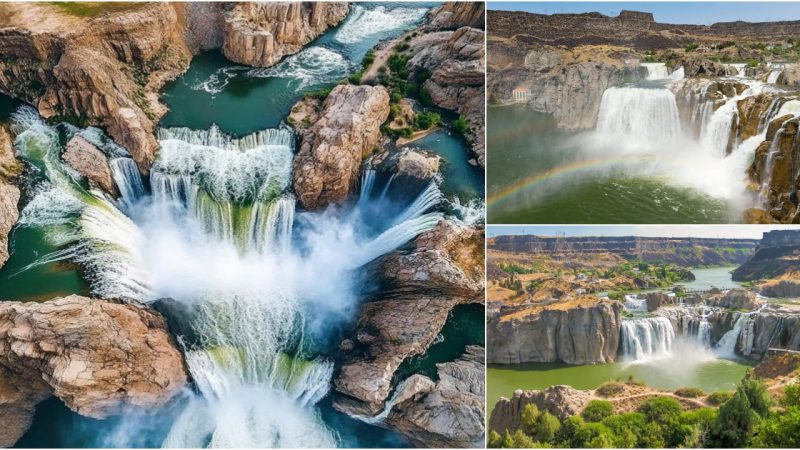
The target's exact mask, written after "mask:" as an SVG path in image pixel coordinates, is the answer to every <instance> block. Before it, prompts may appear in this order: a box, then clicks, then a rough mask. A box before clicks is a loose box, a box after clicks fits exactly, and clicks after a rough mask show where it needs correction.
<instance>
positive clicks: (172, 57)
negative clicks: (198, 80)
mask: <svg viewBox="0 0 800 450" xmlns="http://www.w3.org/2000/svg"><path fill="white" fill-rule="evenodd" d="M4 8H5V9H6V11H5V12H6V14H5V15H4V16H3V18H2V20H0V91H2V92H4V93H7V94H9V95H11V96H14V97H17V98H20V99H22V100H24V101H26V102H28V103H31V104H33V105H35V106H36V107H37V108H38V109H39V112H40V114H42V116H44V117H47V118H62V119H67V120H72V121H77V122H80V123H90V124H95V125H101V126H104V127H105V128H106V129H107V131H108V133H109V134H110V135H111V136H112V137H113V138H114V140H115V141H117V143H119V144H120V145H122V146H123V147H125V148H126V149H127V150H128V151H129V152H130V153H131V155H132V156H133V158H134V160H136V162H137V164H138V165H139V167H140V169H141V170H142V171H143V172H146V171H147V170H148V168H149V166H150V164H151V163H152V161H153V158H154V156H155V152H156V148H157V145H156V140H155V137H154V136H153V129H154V126H155V125H154V123H155V120H157V118H158V117H159V114H160V113H163V107H161V105H159V104H158V99H157V91H158V89H159V88H160V87H161V85H162V84H163V83H164V81H166V80H167V79H169V78H171V77H174V76H177V75H178V74H180V73H181V72H183V71H184V70H185V69H186V67H187V65H188V63H189V59H190V58H191V53H190V51H189V49H188V47H187V46H186V43H185V42H184V37H183V36H184V35H183V31H184V28H183V24H181V23H180V20H179V14H178V12H177V11H176V8H175V7H173V5H171V4H169V3H142V4H137V5H133V4H132V5H130V6H129V7H127V8H122V9H118V10H116V11H114V12H113V13H108V14H101V15H99V16H96V17H89V18H84V17H76V16H72V15H70V14H69V13H66V12H63V11H62V10H61V9H60V8H59V7H58V6H57V5H53V4H45V3H37V4H31V3H17V4H13V6H12V5H11V4H9V5H5V6H4ZM41 17H48V20H38V19H37V18H41Z"/></svg>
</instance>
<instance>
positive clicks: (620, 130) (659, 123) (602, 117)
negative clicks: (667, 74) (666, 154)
mask: <svg viewBox="0 0 800 450" xmlns="http://www.w3.org/2000/svg"><path fill="white" fill-rule="evenodd" d="M597 131H598V132H599V133H602V134H606V135H611V136H630V137H634V138H639V139H642V140H646V141H652V140H658V141H672V140H675V139H678V138H679V137H680V136H681V126H680V118H679V116H678V106H677V104H676V103H675V96H674V95H673V94H672V92H670V91H669V90H668V89H646V88H638V87H623V88H618V87H612V88H608V89H606V91H605V92H604V93H603V98H602V100H601V101H600V113H599V115H598V118H597Z"/></svg>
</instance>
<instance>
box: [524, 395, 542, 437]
mask: <svg viewBox="0 0 800 450" xmlns="http://www.w3.org/2000/svg"><path fill="white" fill-rule="evenodd" d="M538 419H539V408H537V407H536V405H534V404H533V403H529V404H527V405H525V407H524V408H522V415H521V416H520V423H521V424H522V431H524V432H526V433H528V434H530V435H534V434H536V424H537V420H538Z"/></svg>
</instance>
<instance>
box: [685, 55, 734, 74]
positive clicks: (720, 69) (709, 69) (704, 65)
mask: <svg viewBox="0 0 800 450" xmlns="http://www.w3.org/2000/svg"><path fill="white" fill-rule="evenodd" d="M680 65H681V66H683V72H684V74H685V75H686V76H687V77H699V76H705V77H723V76H726V75H728V67H727V66H726V65H725V64H723V63H719V62H715V61H711V60H710V59H702V58H689V59H684V60H683V61H682V62H681V64H680Z"/></svg>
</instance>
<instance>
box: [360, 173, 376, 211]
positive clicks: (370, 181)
mask: <svg viewBox="0 0 800 450" xmlns="http://www.w3.org/2000/svg"><path fill="white" fill-rule="evenodd" d="M375 174H376V172H375V169H364V173H363V174H361V192H360V193H359V195H358V201H359V202H360V203H361V204H364V203H366V202H368V201H369V199H370V195H371V194H372V188H373V186H375Z"/></svg>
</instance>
